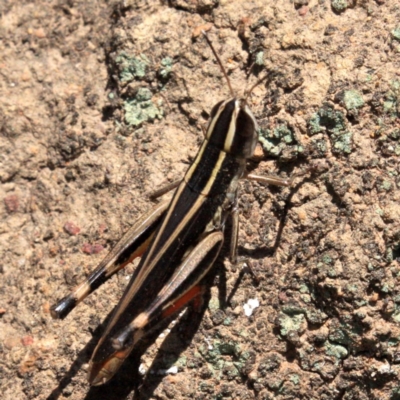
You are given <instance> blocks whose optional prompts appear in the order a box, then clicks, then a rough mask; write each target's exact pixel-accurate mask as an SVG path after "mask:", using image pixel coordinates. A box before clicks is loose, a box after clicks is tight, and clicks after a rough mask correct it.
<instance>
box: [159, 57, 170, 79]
mask: <svg viewBox="0 0 400 400" xmlns="http://www.w3.org/2000/svg"><path fill="white" fill-rule="evenodd" d="M161 65H162V68H160V69H159V71H158V74H159V76H160V77H161V78H163V79H167V78H168V77H169V75H170V74H171V71H172V66H173V60H172V58H171V57H165V58H163V59H162V60H161Z"/></svg>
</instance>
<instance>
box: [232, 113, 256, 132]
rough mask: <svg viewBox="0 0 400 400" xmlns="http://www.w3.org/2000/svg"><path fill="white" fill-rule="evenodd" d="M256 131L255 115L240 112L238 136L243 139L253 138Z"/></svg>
mask: <svg viewBox="0 0 400 400" xmlns="http://www.w3.org/2000/svg"><path fill="white" fill-rule="evenodd" d="M255 130H256V123H255V120H254V117H253V115H251V114H249V112H248V111H247V110H246V109H244V110H240V112H239V115H238V117H237V119H236V134H238V135H240V136H242V137H245V138H247V137H252V136H253V135H254V132H255Z"/></svg>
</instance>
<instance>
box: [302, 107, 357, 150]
mask: <svg viewBox="0 0 400 400" xmlns="http://www.w3.org/2000/svg"><path fill="white" fill-rule="evenodd" d="M308 126H309V132H310V134H311V135H313V134H316V133H320V132H323V131H326V132H327V133H328V135H329V137H330V140H331V143H332V151H333V153H335V154H340V155H344V154H350V153H351V150H352V138H353V134H352V133H351V132H350V131H349V130H348V129H347V124H346V118H345V116H344V114H343V113H342V112H340V111H338V110H335V109H334V108H333V107H331V106H330V105H328V106H325V107H323V108H321V109H319V110H318V112H316V113H315V114H313V115H312V116H311V118H310V120H309V121H308Z"/></svg>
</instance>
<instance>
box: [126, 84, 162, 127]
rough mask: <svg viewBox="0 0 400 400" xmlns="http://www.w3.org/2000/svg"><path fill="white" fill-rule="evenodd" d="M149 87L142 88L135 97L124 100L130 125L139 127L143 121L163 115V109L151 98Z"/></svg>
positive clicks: (127, 120) (152, 119)
mask: <svg viewBox="0 0 400 400" xmlns="http://www.w3.org/2000/svg"><path fill="white" fill-rule="evenodd" d="M151 97H152V93H151V92H150V90H149V89H146V88H140V89H139V90H138V91H137V93H136V96H135V97H134V98H129V99H127V100H126V101H125V102H124V110H125V121H126V123H127V124H128V125H129V126H134V127H138V126H140V125H141V124H142V123H143V122H146V121H154V120H155V119H156V118H157V119H161V118H162V117H163V110H162V108H160V107H157V106H156V105H155V104H154V103H153V101H152V100H151Z"/></svg>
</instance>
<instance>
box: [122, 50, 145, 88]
mask: <svg viewBox="0 0 400 400" xmlns="http://www.w3.org/2000/svg"><path fill="white" fill-rule="evenodd" d="M115 62H116V64H117V66H118V69H119V79H120V80H121V82H132V81H133V80H135V79H138V78H139V79H140V78H143V77H144V76H145V75H146V68H147V66H148V65H149V64H150V60H149V59H148V58H147V57H146V56H145V55H144V54H140V55H139V56H137V57H136V56H130V55H128V54H126V53H125V52H122V53H121V54H119V55H118V56H117V57H116V59H115Z"/></svg>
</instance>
